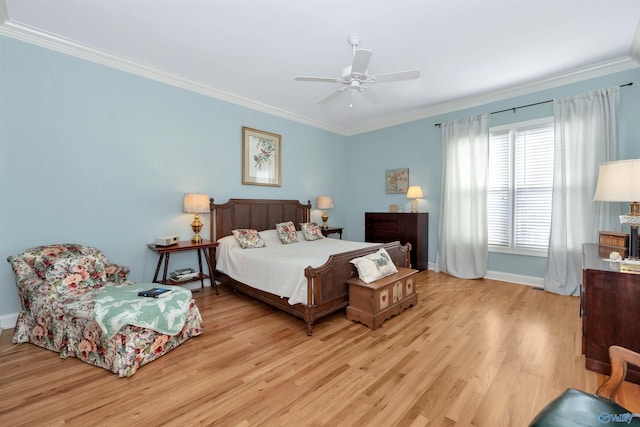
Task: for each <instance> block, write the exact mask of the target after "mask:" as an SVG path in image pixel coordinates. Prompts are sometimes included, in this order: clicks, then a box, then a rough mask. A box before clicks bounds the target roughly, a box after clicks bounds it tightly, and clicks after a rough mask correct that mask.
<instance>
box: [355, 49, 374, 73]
mask: <svg viewBox="0 0 640 427" xmlns="http://www.w3.org/2000/svg"><path fill="white" fill-rule="evenodd" d="M370 60H371V51H370V50H367V49H357V50H356V53H355V55H354V56H353V64H352V65H351V74H359V75H361V76H364V75H365V73H366V72H367V67H368V66H369V61H370Z"/></svg>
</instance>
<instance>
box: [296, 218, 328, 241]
mask: <svg viewBox="0 0 640 427" xmlns="http://www.w3.org/2000/svg"><path fill="white" fill-rule="evenodd" d="M300 228H301V229H302V232H303V233H304V240H319V239H324V236H323V235H322V231H321V230H320V227H318V224H316V223H315V222H301V223H300Z"/></svg>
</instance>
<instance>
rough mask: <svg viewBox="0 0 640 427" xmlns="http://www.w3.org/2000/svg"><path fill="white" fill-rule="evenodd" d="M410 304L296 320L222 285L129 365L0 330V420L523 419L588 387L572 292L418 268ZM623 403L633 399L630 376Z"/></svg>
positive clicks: (330, 422) (472, 422)
mask: <svg viewBox="0 0 640 427" xmlns="http://www.w3.org/2000/svg"><path fill="white" fill-rule="evenodd" d="M417 290H418V292H419V304H418V305H417V306H416V307H413V308H410V309H408V310H406V311H405V312H403V313H402V314H400V315H399V316H396V317H393V318H391V319H389V320H387V321H386V322H385V323H384V324H383V325H382V327H381V328H378V329H377V330H375V331H372V330H370V329H368V328H367V327H365V326H364V325H361V324H359V323H354V322H350V321H348V320H346V319H345V316H344V313H337V314H335V315H332V316H330V317H328V318H326V319H324V320H322V321H320V322H319V323H318V324H317V325H316V326H315V328H314V333H313V336H312V337H307V335H306V333H305V326H304V323H303V322H302V321H300V320H298V319H295V318H293V317H290V316H288V315H286V314H284V313H281V312H278V311H275V310H273V309H271V308H270V307H268V306H266V305H264V304H262V303H259V302H257V301H254V300H251V299H248V298H247V297H245V296H243V295H241V294H234V293H233V292H231V291H229V290H227V289H226V288H224V287H222V289H221V294H220V295H219V296H216V295H215V293H214V292H212V291H211V289H210V288H207V289H205V290H204V291H203V292H198V293H195V294H194V295H195V298H196V301H197V303H198V306H199V307H200V310H201V312H202V315H203V317H204V321H205V329H206V331H205V333H204V335H202V336H200V337H196V338H193V339H191V340H189V341H187V342H186V343H184V344H182V345H181V346H180V347H178V348H177V349H175V350H174V351H172V352H170V353H169V354H167V355H165V356H163V357H162V358H160V359H159V360H157V361H154V362H152V363H151V364H149V365H147V366H144V367H142V368H141V369H140V370H139V371H138V372H137V373H136V374H135V375H134V376H133V377H131V378H124V379H123V378H118V377H117V376H116V375H114V374H112V373H110V372H108V371H106V370H104V369H100V368H97V367H93V366H89V365H87V364H84V363H82V362H79V361H78V360H76V359H73V358H69V359H65V360H62V359H60V358H59V357H58V354H56V353H53V352H50V351H47V350H44V349H41V348H38V347H36V346H34V345H31V344H21V345H18V346H16V347H13V348H12V344H11V342H10V341H11V333H12V331H10V330H9V331H4V333H3V334H2V336H1V337H0V352H1V353H0V425H3V426H10V425H11V426H14V425H30V426H34V425H62V424H64V425H82V426H85V425H110V426H111V425H159V424H166V425H176V426H177V425H180V426H182V425H224V426H254V425H269V426H271V425H273V426H283V425H286V426H293V425H296V426H300V425H313V426H338V425H341V426H423V425H431V426H454V425H455V426H491V427H495V426H509V427H511V426H526V425H527V423H528V422H529V421H530V420H531V419H532V418H533V417H534V416H535V414H536V413H537V412H538V411H539V410H540V409H541V408H542V407H543V406H544V405H545V404H546V403H547V402H549V401H550V400H551V399H553V398H554V397H556V396H557V395H559V394H560V393H562V392H563V391H564V390H565V389H566V388H568V387H574V388H579V389H583V390H587V391H591V392H595V390H596V388H597V386H598V385H599V384H600V383H601V382H602V381H604V379H605V377H604V376H602V375H598V374H595V373H593V372H590V371H587V370H585V368H584V357H583V356H582V355H581V354H580V353H581V344H580V318H579V316H578V307H579V300H578V298H577V297H562V296H558V295H553V294H549V293H546V292H543V291H539V290H534V289H532V288H530V287H527V286H521V285H515V284H510V283H504V282H498V281H493V280H473V281H471V280H461V279H455V278H451V277H449V276H446V275H443V274H436V273H434V272H432V271H425V272H421V273H420V274H419V275H418V286H417ZM623 393H624V396H623V404H624V405H625V406H626V407H627V408H629V409H630V410H632V411H634V412H638V413H640V387H639V386H636V385H634V384H630V383H625V388H624V390H623Z"/></svg>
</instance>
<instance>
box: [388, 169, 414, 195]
mask: <svg viewBox="0 0 640 427" xmlns="http://www.w3.org/2000/svg"><path fill="white" fill-rule="evenodd" d="M408 188H409V168H403V169H387V171H386V172H385V190H386V192H387V194H400V193H406V192H407V189H408Z"/></svg>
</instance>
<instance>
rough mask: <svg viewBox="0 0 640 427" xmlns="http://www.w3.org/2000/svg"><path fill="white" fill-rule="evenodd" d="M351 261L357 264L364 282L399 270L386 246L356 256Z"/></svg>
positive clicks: (359, 275) (359, 274)
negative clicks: (361, 255) (364, 254)
mask: <svg viewBox="0 0 640 427" xmlns="http://www.w3.org/2000/svg"><path fill="white" fill-rule="evenodd" d="M349 262H350V263H351V264H353V265H355V266H356V269H357V270H358V277H359V278H360V280H362V281H363V282H364V283H371V282H373V281H375V280H378V279H382V278H383V277H386V276H390V275H392V274H394V273H397V272H398V269H397V268H396V266H395V264H394V263H393V260H391V257H390V256H389V253H387V251H386V250H385V249H384V248H380V249H378V251H377V252H375V253H372V254H369V255H366V256H363V257H358V258H354V259H352V260H351V261H349Z"/></svg>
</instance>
